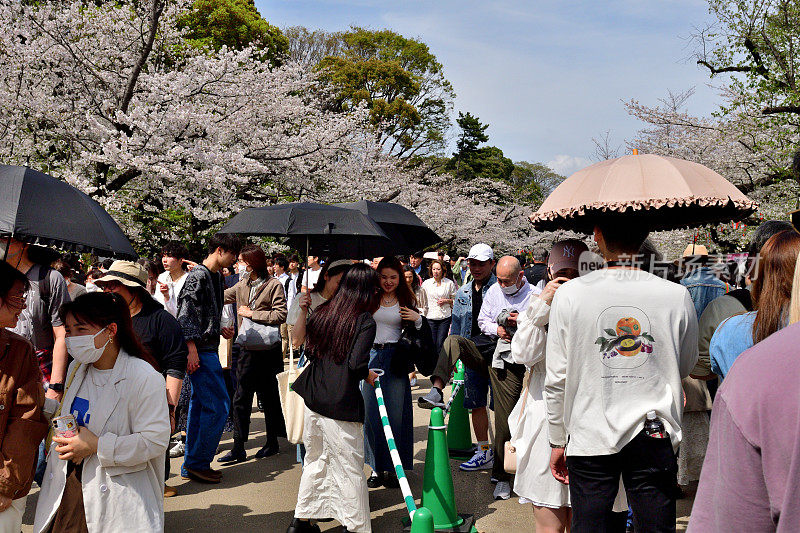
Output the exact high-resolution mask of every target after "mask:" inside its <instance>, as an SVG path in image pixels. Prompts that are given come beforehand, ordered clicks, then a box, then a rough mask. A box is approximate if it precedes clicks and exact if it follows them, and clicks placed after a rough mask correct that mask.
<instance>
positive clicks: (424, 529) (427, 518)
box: [411, 507, 435, 533]
mask: <svg viewBox="0 0 800 533" xmlns="http://www.w3.org/2000/svg"><path fill="white" fill-rule="evenodd" d="M434 531H435V530H434V529H433V513H431V512H430V511H429V510H428V509H426V508H425V507H420V508H419V509H417V510H416V511H414V521H413V522H411V533H434Z"/></svg>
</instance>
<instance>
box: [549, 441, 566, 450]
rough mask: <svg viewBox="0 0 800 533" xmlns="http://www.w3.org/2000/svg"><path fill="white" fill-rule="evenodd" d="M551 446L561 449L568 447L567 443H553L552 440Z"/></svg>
mask: <svg viewBox="0 0 800 533" xmlns="http://www.w3.org/2000/svg"><path fill="white" fill-rule="evenodd" d="M550 447H551V448H556V449H561V450H563V449H564V448H566V447H567V445H566V444H553V443H552V442H551V443H550Z"/></svg>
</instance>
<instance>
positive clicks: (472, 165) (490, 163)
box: [445, 112, 514, 181]
mask: <svg viewBox="0 0 800 533" xmlns="http://www.w3.org/2000/svg"><path fill="white" fill-rule="evenodd" d="M456 123H457V124H458V126H459V128H461V133H460V134H459V136H458V141H457V142H456V149H457V151H456V152H454V153H453V157H452V158H451V159H450V161H449V162H448V165H447V167H445V168H446V169H447V170H454V171H455V175H456V177H457V178H459V179H475V178H488V179H493V180H506V181H507V180H508V179H509V178H510V177H511V173H512V172H513V171H514V162H513V161H511V160H510V159H509V158H507V157H505V155H503V151H502V150H501V149H500V148H497V147H496V146H484V147H482V148H479V146H480V145H481V144H482V143H485V142H488V141H489V135H487V134H486V130H487V128H488V127H489V125H488V124H482V123H481V121H480V120H479V119H478V117H476V116H474V115H472V114H471V113H461V112H459V113H458V119H456Z"/></svg>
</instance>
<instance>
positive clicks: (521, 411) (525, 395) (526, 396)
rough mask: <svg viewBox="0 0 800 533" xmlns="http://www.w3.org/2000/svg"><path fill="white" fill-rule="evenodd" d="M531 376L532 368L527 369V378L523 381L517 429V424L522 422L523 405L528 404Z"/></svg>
mask: <svg viewBox="0 0 800 533" xmlns="http://www.w3.org/2000/svg"><path fill="white" fill-rule="evenodd" d="M532 377H533V369H530V370H528V380H527V382H526V383H525V392H524V393H523V395H522V409H520V410H519V416H518V417H517V430H519V425H520V423H521V422H522V415H523V414H524V413H525V406H526V405H528V401H527V400H528V390H529V389H530V388H531V378H532Z"/></svg>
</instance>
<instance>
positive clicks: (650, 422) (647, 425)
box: [644, 411, 669, 439]
mask: <svg viewBox="0 0 800 533" xmlns="http://www.w3.org/2000/svg"><path fill="white" fill-rule="evenodd" d="M644 432H645V434H646V435H647V436H648V437H653V438H654V439H666V438H668V437H669V433H667V430H666V429H665V428H664V422H662V421H661V419H660V418H658V416H656V412H655V411H648V412H647V420H645V421H644Z"/></svg>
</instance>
